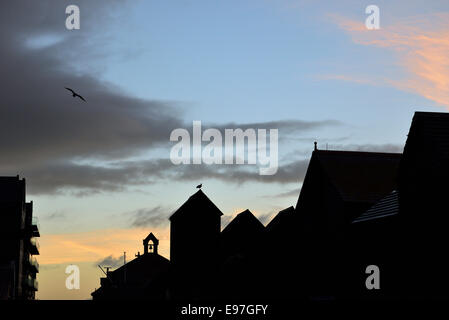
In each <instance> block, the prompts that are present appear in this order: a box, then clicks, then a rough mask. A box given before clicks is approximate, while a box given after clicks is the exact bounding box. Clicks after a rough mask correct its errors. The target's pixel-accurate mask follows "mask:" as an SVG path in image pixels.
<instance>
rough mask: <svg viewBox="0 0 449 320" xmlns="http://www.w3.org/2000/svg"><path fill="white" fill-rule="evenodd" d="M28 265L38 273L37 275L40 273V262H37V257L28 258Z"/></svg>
mask: <svg viewBox="0 0 449 320" xmlns="http://www.w3.org/2000/svg"><path fill="white" fill-rule="evenodd" d="M28 263H29V265H30V267H31V269H32V270H33V271H34V272H36V273H38V272H39V262H37V259H36V258H35V257H33V256H30V257H29V258H28Z"/></svg>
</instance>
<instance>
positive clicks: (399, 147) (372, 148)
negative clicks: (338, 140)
mask: <svg viewBox="0 0 449 320" xmlns="http://www.w3.org/2000/svg"><path fill="white" fill-rule="evenodd" d="M323 147H324V148H326V145H324V146H323V145H321V146H319V148H323ZM327 148H328V149H329V150H345V151H365V152H387V153H402V152H403V150H404V145H403V144H392V143H386V144H328V145H327Z"/></svg>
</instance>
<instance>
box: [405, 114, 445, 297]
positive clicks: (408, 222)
mask: <svg viewBox="0 0 449 320" xmlns="http://www.w3.org/2000/svg"><path fill="white" fill-rule="evenodd" d="M447 181H449V113H436V112H416V113H415V115H414V117H413V121H412V124H411V127H410V131H409V134H408V137H407V142H406V144H405V147H404V153H403V157H402V160H401V165H400V168H399V210H400V218H401V224H402V225H401V227H402V229H403V230H404V232H403V234H404V236H403V237H402V239H401V243H400V245H401V249H402V250H401V251H402V252H401V255H402V258H403V259H402V263H401V266H402V268H403V269H407V272H405V273H404V272H403V273H402V276H403V278H402V280H403V283H402V286H403V287H404V288H406V290H407V292H408V294H410V295H412V296H418V297H421V296H427V297H448V296H449V294H448V293H447V288H448V286H449V278H448V277H447V276H446V273H447V270H448V268H449V263H448V261H447V260H448V259H447V258H446V256H445V254H444V253H445V251H446V250H447V244H448V243H449V233H448V231H447V230H448V228H449V216H448V214H447V212H448V201H447V194H448V192H447V190H448V187H447ZM403 239H405V241H406V242H404V240H403ZM410 278H413V279H414V280H413V281H410Z"/></svg>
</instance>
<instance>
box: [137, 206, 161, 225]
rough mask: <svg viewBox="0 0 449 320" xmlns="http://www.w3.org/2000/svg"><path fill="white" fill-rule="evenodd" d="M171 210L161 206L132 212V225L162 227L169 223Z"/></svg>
mask: <svg viewBox="0 0 449 320" xmlns="http://www.w3.org/2000/svg"><path fill="white" fill-rule="evenodd" d="M169 212H170V211H168V210H166V209H165V208H163V207H161V206H156V207H153V208H150V209H146V208H145V209H139V210H136V211H134V212H131V220H132V221H131V227H136V228H142V227H149V226H151V227H160V226H165V225H167V224H168V217H169Z"/></svg>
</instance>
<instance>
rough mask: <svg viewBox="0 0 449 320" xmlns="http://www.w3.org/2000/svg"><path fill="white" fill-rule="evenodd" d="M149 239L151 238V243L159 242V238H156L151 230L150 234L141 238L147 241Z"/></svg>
mask: <svg viewBox="0 0 449 320" xmlns="http://www.w3.org/2000/svg"><path fill="white" fill-rule="evenodd" d="M150 240H153V243H155V244H159V240H158V238H156V236H155V235H154V234H153V232H150V234H149V235H147V237H146V238H145V239H143V242H144V243H148V242H149V241H150Z"/></svg>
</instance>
